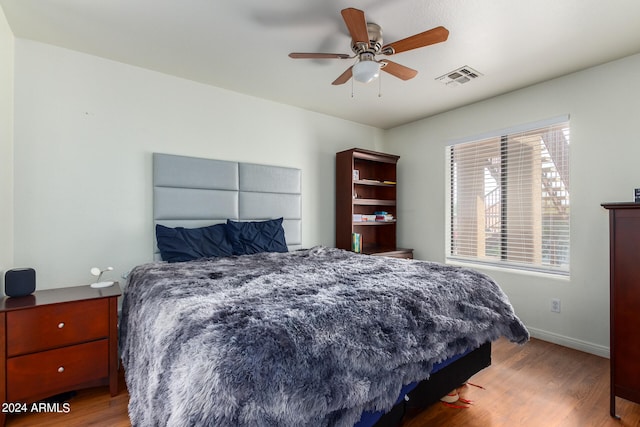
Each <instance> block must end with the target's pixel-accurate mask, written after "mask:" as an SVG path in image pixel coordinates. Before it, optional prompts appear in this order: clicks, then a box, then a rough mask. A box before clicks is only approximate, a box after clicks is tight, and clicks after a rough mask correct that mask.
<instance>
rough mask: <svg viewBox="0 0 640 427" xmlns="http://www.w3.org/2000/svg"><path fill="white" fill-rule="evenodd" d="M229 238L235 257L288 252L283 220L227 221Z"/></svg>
mask: <svg viewBox="0 0 640 427" xmlns="http://www.w3.org/2000/svg"><path fill="white" fill-rule="evenodd" d="M227 236H228V238H229V241H230V242H231V246H232V247H233V254H234V255H251V254H257V253H259V252H288V248H287V241H286V240H285V238H284V228H282V218H278V219H270V220H268V221H247V222H237V221H232V220H230V219H228V220H227Z"/></svg>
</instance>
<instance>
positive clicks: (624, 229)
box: [602, 203, 640, 418]
mask: <svg viewBox="0 0 640 427" xmlns="http://www.w3.org/2000/svg"><path fill="white" fill-rule="evenodd" d="M602 206H604V207H605V208H606V209H608V210H609V240H610V241H609V251H610V284H609V286H610V293H611V297H610V298H611V299H610V301H611V302H610V304H611V308H610V310H611V336H610V340H611V343H610V349H611V350H610V351H611V359H610V360H611V396H610V397H611V416H613V417H616V418H617V416H616V400H615V399H616V396H618V397H621V398H623V399H627V400H630V401H632V402H636V403H640V203H603V204H602Z"/></svg>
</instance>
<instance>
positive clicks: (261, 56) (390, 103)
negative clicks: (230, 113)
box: [0, 0, 640, 129]
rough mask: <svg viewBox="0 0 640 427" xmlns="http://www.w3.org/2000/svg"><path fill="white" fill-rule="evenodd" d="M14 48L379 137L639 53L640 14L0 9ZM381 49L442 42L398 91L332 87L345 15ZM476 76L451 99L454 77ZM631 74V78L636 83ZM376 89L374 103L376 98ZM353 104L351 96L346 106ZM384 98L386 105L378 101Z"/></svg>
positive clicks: (394, 82) (20, 5)
mask: <svg viewBox="0 0 640 427" xmlns="http://www.w3.org/2000/svg"><path fill="white" fill-rule="evenodd" d="M0 5H1V6H2V8H3V10H4V13H5V15H6V18H7V20H8V22H9V25H10V26H11V28H12V30H13V32H14V34H15V36H16V37H19V38H24V39H32V40H37V41H41V42H44V43H49V44H53V45H57V46H62V47H65V48H69V49H73V50H77V51H81V52H86V53H89V54H93V55H97V56H101V57H105V58H109V59H113V60H116V61H120V62H124V63H128V64H133V65H136V66H140V67H144V68H148V69H152V70H157V71H160V72H163V73H167V74H172V75H176V76H181V77H184V78H186V79H191V80H196V81H199V82H203V83H206V84H211V85H214V86H218V87H221V88H226V89H229V90H232V91H235V92H240V93H244V94H248V95H252V96H256V97H259V98H265V99H270V100H273V101H277V102H281V103H285V104H290V105H294V106H298V107H301V108H305V109H308V110H312V111H317V112H320V113H325V114H328V115H331V116H336V117H341V118H344V119H346V120H351V121H354V122H359V123H364V124H368V125H372V126H376V127H379V128H383V129H387V128H391V127H394V126H397V125H400V124H403V123H407V122H410V121H413V120H416V119H419V118H423V117H427V116H431V115H434V114H437V113H439V112H442V111H446V110H450V109H452V108H456V107H459V106H462V105H465V104H468V103H471V102H475V101H478V100H482V99H486V98H489V97H493V96H496V95H499V94H502V93H505V92H509V91H512V90H515V89H518V88H522V87H525V86H529V85H531V84H534V83H537V82H540V81H544V80H548V79H551V78H554V77H558V76H562V75H565V74H568V73H571V72H574V71H577V70H581V69H584V68H588V67H591V66H593V65H597V64H601V63H604V62H608V61H611V60H614V59H618V58H621V57H625V56H628V55H631V54H635V53H638V52H640V0H606V1H605V0H429V1H425V0H396V1H393V2H392V1H384V0H352V1H350V2H346V1H344V0H341V1H339V0H323V1H322V0H295V1H294V0H269V1H259V0H47V1H43V0H0ZM346 7H355V8H358V9H362V10H364V11H365V13H366V17H367V21H369V22H375V23H377V24H379V25H380V26H382V29H383V37H384V42H385V43H389V42H392V41H396V40H399V39H402V38H405V37H408V36H410V35H413V34H416V33H420V32H422V31H425V30H428V29H431V28H433V27H436V26H439V25H442V26H444V27H446V28H447V29H448V30H449V31H450V35H449V39H448V40H447V41H446V42H444V43H440V44H437V45H433V46H429V47H425V48H421V49H416V50H413V51H409V52H403V53H399V54H397V55H394V56H392V57H385V58H389V59H391V60H393V61H395V62H398V63H400V64H403V65H406V66H408V67H411V68H414V69H416V70H418V75H417V77H415V78H414V79H412V80H409V81H402V80H399V79H397V78H395V77H393V76H391V75H389V74H386V73H383V74H382V78H381V80H380V83H381V85H379V84H378V82H377V81H376V82H373V83H369V84H367V85H364V84H362V83H355V84H353V85H352V84H351V81H350V82H349V83H347V84H345V85H342V86H332V85H331V82H332V81H333V80H334V79H335V78H337V77H338V76H339V75H340V74H341V73H342V72H343V71H344V70H345V69H346V68H348V67H349V66H350V65H351V64H352V63H353V61H354V60H340V59H330V60H308V59H295V60H294V59H291V58H289V57H288V56H287V55H288V53H289V52H330V53H348V54H351V53H352V52H351V49H350V37H349V33H348V31H347V30H346V27H345V25H344V22H343V20H342V17H341V15H340V10H341V9H344V8H346ZM465 65H466V66H470V67H472V68H474V69H476V70H477V71H479V72H480V73H482V74H483V76H482V77H481V78H479V79H477V80H474V81H472V82H470V83H468V84H465V85H461V86H457V87H451V86H445V85H444V84H442V83H439V82H437V81H436V80H435V79H436V78H437V77H439V76H441V75H443V74H446V73H448V72H449V71H452V70H454V69H456V68H459V67H462V66H465ZM639 71H640V70H639ZM380 86H381V89H380ZM352 91H353V96H352ZM379 91H380V92H381V93H380V95H381V96H379Z"/></svg>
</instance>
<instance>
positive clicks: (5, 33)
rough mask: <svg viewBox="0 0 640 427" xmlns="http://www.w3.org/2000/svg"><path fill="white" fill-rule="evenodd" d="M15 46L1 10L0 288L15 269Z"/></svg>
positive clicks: (0, 9) (2, 287)
mask: <svg viewBox="0 0 640 427" xmlns="http://www.w3.org/2000/svg"><path fill="white" fill-rule="evenodd" d="M13 45H14V38H13V33H12V32H11V29H10V28H9V25H8V24H7V20H6V18H5V15H4V11H3V10H2V8H0V288H1V289H4V271H5V270H7V269H9V268H11V267H12V266H13Z"/></svg>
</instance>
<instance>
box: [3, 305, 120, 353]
mask: <svg viewBox="0 0 640 427" xmlns="http://www.w3.org/2000/svg"><path fill="white" fill-rule="evenodd" d="M108 336H109V301H108V300H107V299H97V300H87V301H77V302H68V303H63V304H52V305H43V306H41V307H37V308H34V309H31V310H16V311H11V312H8V313H7V355H8V356H9V357H11V356H17V355H21V354H28V353H34V352H37V351H41V350H47V349H53V348H57V347H62V346H65V345H70V344H77V343H82V342H86V341H91V340H96V339H99V338H106V337H108Z"/></svg>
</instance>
